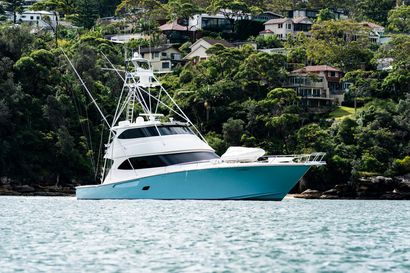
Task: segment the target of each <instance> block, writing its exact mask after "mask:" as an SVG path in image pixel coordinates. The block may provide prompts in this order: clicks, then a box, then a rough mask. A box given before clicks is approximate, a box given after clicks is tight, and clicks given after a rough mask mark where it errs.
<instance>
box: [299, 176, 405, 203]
mask: <svg viewBox="0 0 410 273" xmlns="http://www.w3.org/2000/svg"><path fill="white" fill-rule="evenodd" d="M293 197H294V198H303V199H382V200H410V174H407V175H404V176H397V177H393V178H391V177H384V176H375V177H363V178H359V179H358V180H357V181H354V182H349V183H346V184H338V185H336V186H335V187H334V188H332V189H329V190H326V191H319V190H315V189H307V190H305V191H304V192H302V193H300V194H294V195H293Z"/></svg>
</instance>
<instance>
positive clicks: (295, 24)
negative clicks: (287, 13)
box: [260, 17, 313, 40]
mask: <svg viewBox="0 0 410 273" xmlns="http://www.w3.org/2000/svg"><path fill="white" fill-rule="evenodd" d="M264 25H265V30H263V31H261V32H260V35H276V36H277V37H278V38H279V39H281V40H285V39H286V37H287V36H288V35H295V34H296V33H298V32H303V33H305V34H309V31H310V29H311V28H312V25H313V22H312V20H311V19H309V18H308V17H297V18H288V17H287V18H278V19H272V20H269V21H267V22H266V23H264Z"/></svg>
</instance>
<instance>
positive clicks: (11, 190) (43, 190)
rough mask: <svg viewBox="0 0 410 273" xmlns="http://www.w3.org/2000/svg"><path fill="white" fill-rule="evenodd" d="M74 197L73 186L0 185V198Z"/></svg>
mask: <svg viewBox="0 0 410 273" xmlns="http://www.w3.org/2000/svg"><path fill="white" fill-rule="evenodd" d="M1 195H9V196H10V195H11V196H74V195H75V186H74V185H66V186H64V187H62V186H42V185H34V186H30V185H16V186H14V185H13V186H12V185H10V184H0V196H1Z"/></svg>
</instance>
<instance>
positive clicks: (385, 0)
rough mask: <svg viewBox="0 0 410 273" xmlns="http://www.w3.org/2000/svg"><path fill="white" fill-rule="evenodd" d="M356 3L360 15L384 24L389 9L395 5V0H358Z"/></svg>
mask: <svg viewBox="0 0 410 273" xmlns="http://www.w3.org/2000/svg"><path fill="white" fill-rule="evenodd" d="M357 5H358V12H359V16H360V17H362V18H363V19H368V20H372V21H376V22H378V23H380V24H382V25H386V23H387V17H388V14H389V10H391V9H393V8H394V7H395V5H396V0H360V1H359V2H358V4H357Z"/></svg>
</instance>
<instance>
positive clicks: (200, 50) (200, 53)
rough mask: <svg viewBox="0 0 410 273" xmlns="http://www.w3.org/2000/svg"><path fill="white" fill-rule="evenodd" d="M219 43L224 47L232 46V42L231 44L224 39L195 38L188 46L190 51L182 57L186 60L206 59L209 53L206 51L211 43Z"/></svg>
mask: <svg viewBox="0 0 410 273" xmlns="http://www.w3.org/2000/svg"><path fill="white" fill-rule="evenodd" d="M216 44H221V45H223V46H224V47H234V44H231V43H229V42H227V41H225V40H218V39H212V38H207V37H205V38H201V39H199V40H197V41H196V42H195V43H193V44H192V45H191V46H190V49H191V52H190V53H189V54H187V55H186V56H185V58H184V59H186V60H192V59H195V60H198V61H199V60H206V59H208V57H209V55H208V54H207V53H206V51H207V50H208V49H209V48H210V47H211V46H213V45H216Z"/></svg>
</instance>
